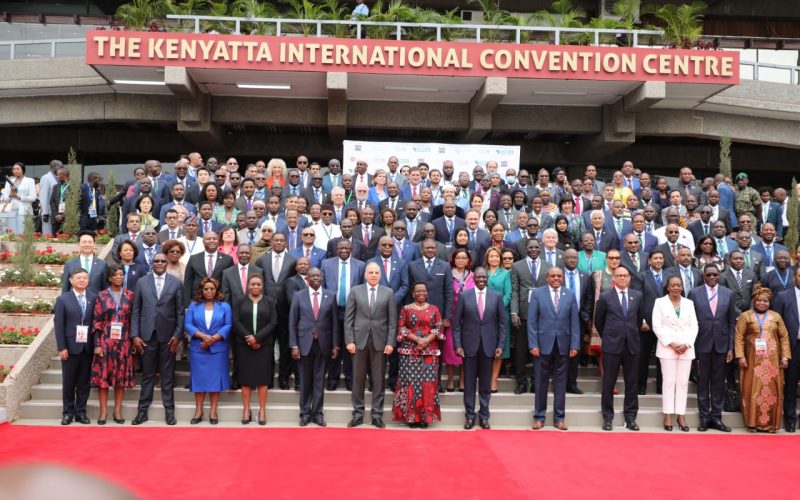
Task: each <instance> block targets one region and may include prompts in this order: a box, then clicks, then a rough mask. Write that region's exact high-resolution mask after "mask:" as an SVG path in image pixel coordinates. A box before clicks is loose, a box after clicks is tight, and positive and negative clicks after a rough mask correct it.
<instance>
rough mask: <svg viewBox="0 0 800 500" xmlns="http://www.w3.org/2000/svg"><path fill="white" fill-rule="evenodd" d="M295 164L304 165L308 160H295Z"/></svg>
mask: <svg viewBox="0 0 800 500" xmlns="http://www.w3.org/2000/svg"><path fill="white" fill-rule="evenodd" d="M297 164H298V165H306V164H308V162H307V161H302V160H297Z"/></svg>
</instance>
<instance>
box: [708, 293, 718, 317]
mask: <svg viewBox="0 0 800 500" xmlns="http://www.w3.org/2000/svg"><path fill="white" fill-rule="evenodd" d="M717 295H719V293H718V292H717V290H716V289H714V290H712V293H711V298H710V299H708V305H709V306H711V315H712V316H716V315H717Z"/></svg>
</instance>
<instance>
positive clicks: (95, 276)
mask: <svg viewBox="0 0 800 500" xmlns="http://www.w3.org/2000/svg"><path fill="white" fill-rule="evenodd" d="M81 267H83V266H82V264H81V257H80V256H78V257H75V258H74V259H72V260H68V261H67V262H66V264H64V274H63V275H62V277H61V293H67V292H69V291H70V290H72V285H71V284H70V282H69V275H70V273H72V270H73V269H78V268H81ZM107 286H108V266H107V265H106V263H105V261H102V260H100V259H98V258H97V257H92V268H91V272H90V273H89V286H88V287H87V288H86V289H87V290H88V291H89V292H91V293H92V295H97V294H98V293H100V290H104V289H105V288H106V287H107Z"/></svg>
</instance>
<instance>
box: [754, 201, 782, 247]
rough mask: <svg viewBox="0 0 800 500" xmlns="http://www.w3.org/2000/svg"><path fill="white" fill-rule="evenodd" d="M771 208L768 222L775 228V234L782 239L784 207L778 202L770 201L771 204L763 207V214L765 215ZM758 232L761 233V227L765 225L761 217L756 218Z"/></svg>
mask: <svg viewBox="0 0 800 500" xmlns="http://www.w3.org/2000/svg"><path fill="white" fill-rule="evenodd" d="M767 206H769V213H768V214H767V222H769V223H770V224H772V225H773V226H775V234H776V235H777V236H778V237H779V238H780V237H781V236H782V235H783V216H782V215H781V212H782V210H783V207H781V204H780V203H778V202H777V201H770V202H769V204H762V205H761V213H762V214H763V213H764V211H765V210H767ZM755 219H756V231H758V232H759V233H760V232H761V226H762V225H764V222H763V219H762V218H761V217H756V218H755Z"/></svg>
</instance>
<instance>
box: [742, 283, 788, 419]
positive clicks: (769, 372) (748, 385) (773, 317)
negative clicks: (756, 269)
mask: <svg viewBox="0 0 800 500" xmlns="http://www.w3.org/2000/svg"><path fill="white" fill-rule="evenodd" d="M770 300H772V292H771V291H770V289H769V288H766V287H760V286H756V289H755V290H754V291H753V308H752V309H750V310H749V311H745V312H743V313H742V314H741V315H739V320H738V321H737V322H736V332H735V336H734V349H735V354H736V358H737V359H738V360H739V384H740V386H741V392H742V416H743V417H744V422H745V425H746V426H747V430H748V431H749V432H756V431H766V432H770V433H774V432H775V431H776V430H778V428H779V427H780V425H781V415H782V414H783V370H785V369H786V368H787V367H788V365H789V358H790V357H791V350H790V349H789V333H788V332H787V331H786V325H784V323H783V318H781V317H780V315H779V314H778V313H776V312H775V311H770V310H769V303H770Z"/></svg>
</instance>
